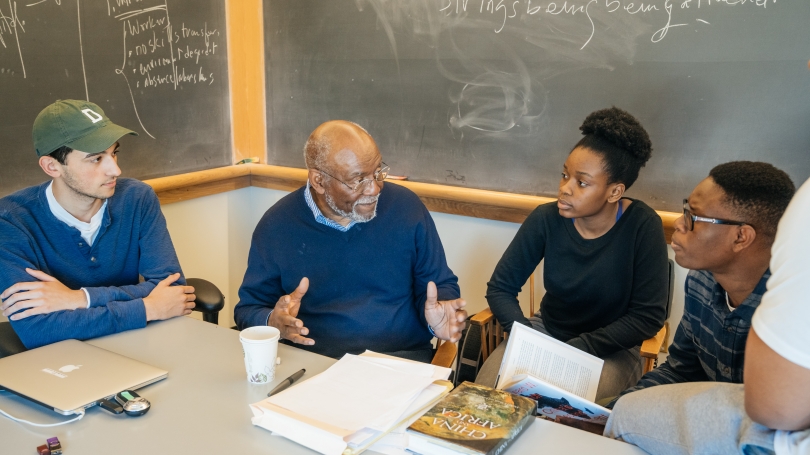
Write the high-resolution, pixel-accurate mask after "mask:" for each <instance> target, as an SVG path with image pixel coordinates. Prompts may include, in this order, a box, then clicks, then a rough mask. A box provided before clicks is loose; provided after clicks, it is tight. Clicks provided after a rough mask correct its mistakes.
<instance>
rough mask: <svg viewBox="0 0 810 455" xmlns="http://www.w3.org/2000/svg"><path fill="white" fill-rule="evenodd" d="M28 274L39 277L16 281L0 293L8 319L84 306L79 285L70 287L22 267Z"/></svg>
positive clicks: (44, 274) (39, 272)
mask: <svg viewBox="0 0 810 455" xmlns="http://www.w3.org/2000/svg"><path fill="white" fill-rule="evenodd" d="M25 271H26V272H28V274H29V275H31V276H32V277H34V278H36V279H37V280H39V281H30V282H23V283H17V284H14V285H13V286H11V287H10V288H8V289H6V290H5V291H3V293H2V294H0V299H1V300H3V304H2V305H0V309H2V310H3V316H8V315H10V314H12V313H15V312H17V311H20V310H24V309H26V308H28V309H27V310H26V311H22V312H20V313H17V314H15V315H13V316H11V317H10V318H9V319H11V320H12V321H19V320H20V319H25V318H27V317H28V316H33V315H35V314H45V313H52V312H54V311H61V310H75V309H77V308H85V307H87V297H86V296H85V294H84V291H82V290H81V289H79V290H76V291H74V290H73V289H70V288H68V287H67V286H65V285H64V284H62V283H61V282H59V280H57V279H56V278H54V277H52V276H50V275H48V274H47V273H45V272H41V271H39V270H33V269H25Z"/></svg>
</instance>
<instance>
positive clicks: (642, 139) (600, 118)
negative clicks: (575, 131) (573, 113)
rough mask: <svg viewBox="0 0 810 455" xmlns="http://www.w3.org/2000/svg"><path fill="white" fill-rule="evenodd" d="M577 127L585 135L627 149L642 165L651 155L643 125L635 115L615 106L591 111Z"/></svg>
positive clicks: (648, 137) (650, 145) (648, 138)
mask: <svg viewBox="0 0 810 455" xmlns="http://www.w3.org/2000/svg"><path fill="white" fill-rule="evenodd" d="M579 129H580V130H581V131H582V134H584V135H586V136H588V135H593V136H597V137H599V138H600V139H602V140H604V141H607V142H609V143H611V144H612V145H614V146H616V147H619V148H621V149H623V150H625V151H627V152H628V153H629V154H630V155H632V156H633V157H634V158H635V159H636V160H638V161H639V163H640V164H641V165H642V166H643V165H644V164H645V163H646V162H647V160H649V159H650V157H651V156H652V142H650V136H649V135H647V132H646V131H645V130H644V127H642V126H641V123H639V121H638V120H636V118H635V117H633V116H632V115H630V114H628V113H627V112H626V111H624V110H622V109H619V108H617V107H615V106H614V107H611V108H609V109H601V110H598V111H595V112H592V113H591V114H590V115H588V117H586V118H585V121H584V122H582V126H580V127H579Z"/></svg>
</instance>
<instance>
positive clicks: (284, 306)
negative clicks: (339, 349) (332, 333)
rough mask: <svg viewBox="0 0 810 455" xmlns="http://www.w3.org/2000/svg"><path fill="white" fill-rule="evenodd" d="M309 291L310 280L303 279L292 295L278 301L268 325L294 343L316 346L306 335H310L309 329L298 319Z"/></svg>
mask: <svg viewBox="0 0 810 455" xmlns="http://www.w3.org/2000/svg"><path fill="white" fill-rule="evenodd" d="M307 289H309V279H308V278H307V277H304V278H301V282H300V283H298V287H297V288H295V290H294V291H293V292H292V294H290V295H285V296H282V297H281V298H280V299H278V302H276V307H275V308H273V312H272V313H270V320H268V321H267V325H269V326H272V327H275V328H277V329H278V330H279V331H280V332H281V338H284V339H287V340H290V341H292V342H293V343H298V344H305V345H308V346H312V345H313V344H315V340H313V339H311V338H306V337H305V335H309V329H308V328H306V327H304V322H303V321H301V320H300V319H297V318H296V316H298V310H300V309H301V299H302V298H304V294H306V293H307Z"/></svg>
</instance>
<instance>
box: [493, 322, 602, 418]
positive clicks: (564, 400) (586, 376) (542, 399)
mask: <svg viewBox="0 0 810 455" xmlns="http://www.w3.org/2000/svg"><path fill="white" fill-rule="evenodd" d="M603 365H604V361H603V360H602V359H600V358H598V357H595V356H592V355H590V354H588V353H587V352H583V351H580V350H579V349H577V348H575V347H573V346H570V345H568V344H565V343H563V342H562V341H559V340H556V339H554V338H552V337H550V336H548V335H545V334H543V333H540V332H538V331H536V330H533V329H530V328H528V327H526V326H525V325H523V324H513V325H512V332H511V333H510V334H509V339H508V342H507V345H506V352H505V353H504V356H503V361H502V362H501V369H500V370H499V372H498V381H497V387H496V388H497V389H502V390H505V391H507V392H510V393H514V394H516V395H522V396H524V397H528V398H531V399H533V400H535V401H536V402H537V415H538V417H542V418H546V419H548V420H553V421H555V422H559V423H562V424H565V425H569V426H573V427H576V428H580V429H583V430H586V431H590V432H593V433H597V434H602V431H603V430H604V425H605V423H606V422H607V419H608V417H609V416H610V411H609V410H608V409H605V408H603V407H601V406H599V405H597V404H594V403H593V400H594V399H595V398H596V389H597V387H598V386H599V377H600V376H601V374H602V366H603Z"/></svg>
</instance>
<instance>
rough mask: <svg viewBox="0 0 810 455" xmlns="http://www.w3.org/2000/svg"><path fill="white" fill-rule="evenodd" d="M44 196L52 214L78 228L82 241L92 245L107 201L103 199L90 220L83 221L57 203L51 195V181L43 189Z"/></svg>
mask: <svg viewBox="0 0 810 455" xmlns="http://www.w3.org/2000/svg"><path fill="white" fill-rule="evenodd" d="M45 197H46V198H47V199H48V207H49V208H50V209H51V213H53V216H55V217H56V219H58V220H59V221H61V222H63V223H65V224H67V225H68V226H70V227H73V228H76V229H78V230H79V233H80V234H81V236H82V238H83V239H84V241H85V242H87V244H88V245H90V246H92V245H93V242H94V241H95V240H96V236H97V235H98V231H99V229H100V228H101V220H102V219H103V218H104V210H106V209H107V201H106V200H105V201H104V204H102V205H101V208H100V209H99V210H98V212H96V214H95V215H93V217H92V218H90V222H89V223H85V222H84V221H81V220H80V219H78V218H76V217H75V216H73V215H71V214H70V212H68V211H67V210H65V208H64V207H62V205H60V204H59V201H57V200H56V197H54V195H53V181H52V182H51V183H50V184H48V188H46V189H45Z"/></svg>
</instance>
